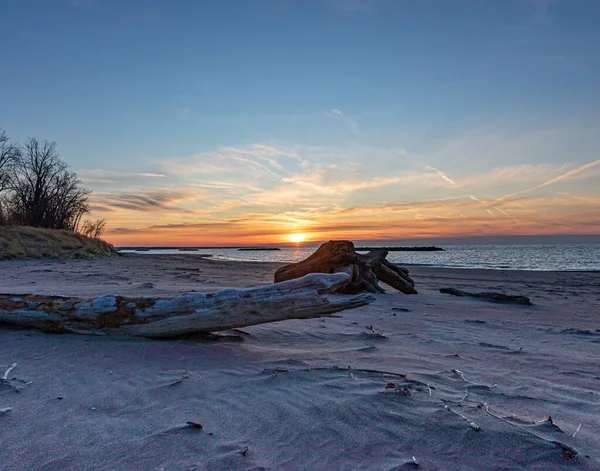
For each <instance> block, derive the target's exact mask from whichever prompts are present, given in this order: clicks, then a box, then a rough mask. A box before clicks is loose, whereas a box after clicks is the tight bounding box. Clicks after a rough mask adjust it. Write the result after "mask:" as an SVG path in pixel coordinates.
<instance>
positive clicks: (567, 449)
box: [482, 402, 579, 460]
mask: <svg viewBox="0 0 600 471" xmlns="http://www.w3.org/2000/svg"><path fill="white" fill-rule="evenodd" d="M482 405H483V409H484V410H485V411H486V412H487V413H488V414H489V415H491V416H492V417H494V418H495V419H498V420H501V421H502V422H505V423H507V424H508V425H512V426H513V427H516V428H518V429H519V430H522V431H523V432H525V433H528V434H529V435H532V436H534V437H536V438H539V439H540V440H543V441H545V442H547V443H552V444H553V445H556V446H558V447H559V448H560V449H561V450H562V451H563V452H564V453H565V455H566V456H567V457H569V458H570V459H572V460H576V459H577V456H578V455H579V452H578V451H577V450H576V449H575V448H573V447H572V446H570V445H567V444H566V443H563V442H560V441H558V440H549V439H547V438H544V437H542V436H540V435H538V434H537V433H533V432H532V431H531V430H529V429H528V428H527V427H522V426H521V425H519V424H515V423H514V422H511V421H510V420H506V419H505V418H504V417H500V416H499V415H496V414H494V413H493V412H492V411H490V405H489V404H488V403H487V402H485V403H483V404H482ZM578 430H579V429H578ZM575 433H577V432H575Z"/></svg>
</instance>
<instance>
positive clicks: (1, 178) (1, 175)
mask: <svg viewBox="0 0 600 471" xmlns="http://www.w3.org/2000/svg"><path fill="white" fill-rule="evenodd" d="M20 151H21V150H20V148H19V146H17V145H16V144H13V143H12V142H10V138H9V137H8V136H7V135H6V132H5V131H4V130H3V129H0V194H1V193H2V192H3V191H4V190H6V189H7V188H8V187H9V184H10V171H11V169H12V166H13V164H14V163H15V160H16V159H17V157H18V156H19V155H20Z"/></svg>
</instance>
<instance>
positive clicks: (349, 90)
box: [0, 0, 600, 246]
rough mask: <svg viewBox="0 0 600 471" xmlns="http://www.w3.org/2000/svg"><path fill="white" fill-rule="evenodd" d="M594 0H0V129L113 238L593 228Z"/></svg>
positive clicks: (212, 239) (599, 80)
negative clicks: (50, 144)
mask: <svg viewBox="0 0 600 471" xmlns="http://www.w3.org/2000/svg"><path fill="white" fill-rule="evenodd" d="M599 24H600V1H597V0H452V1H450V0H203V1H194V2H193V1H183V0H179V1H176V0H173V1H159V0H154V1H128V0H36V1H33V0H4V1H2V2H1V10H0V44H2V48H1V50H2V56H1V59H0V60H1V64H2V65H1V66H0V67H1V68H2V72H1V73H0V128H3V129H5V130H6V131H7V133H8V134H9V135H10V136H11V137H12V138H13V139H14V140H17V141H23V140H25V139H26V138H27V137H28V136H35V137H37V138H40V139H49V140H53V141H56V142H57V144H58V150H59V152H60V154H61V157H62V158H63V160H65V161H66V162H68V163H69V164H70V165H71V166H72V168H73V169H74V170H75V171H77V173H78V174H79V176H80V178H81V179H82V181H83V182H84V184H85V185H86V186H87V187H89V188H90V189H92V190H93V194H92V197H91V202H92V209H93V212H92V216H93V217H103V218H106V220H107V221H108V229H107V233H106V239H107V240H109V241H110V242H112V243H114V244H116V245H155V246H166V245H236V244H240V245H241V244H259V243H279V242H287V241H289V235H290V234H294V233H301V234H306V235H307V239H308V240H315V241H316V240H327V239H331V238H343V239H353V240H361V239H368V240H384V239H404V238H413V237H418V238H439V237H462V236H472V235H508V234H600V89H599V84H600V47H599V45H600V28H599V27H598V25H599Z"/></svg>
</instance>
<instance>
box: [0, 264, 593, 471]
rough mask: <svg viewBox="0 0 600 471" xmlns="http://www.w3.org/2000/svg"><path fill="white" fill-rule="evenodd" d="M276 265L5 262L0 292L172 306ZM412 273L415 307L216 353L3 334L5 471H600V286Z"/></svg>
mask: <svg viewBox="0 0 600 471" xmlns="http://www.w3.org/2000/svg"><path fill="white" fill-rule="evenodd" d="M278 266H279V265H277V264H267V263H245V262H222V261H214V260H210V259H202V258H200V257H197V256H194V255H192V254H185V255H171V256H155V255H147V254H139V255H131V256H128V257H123V258H118V259H105V260H94V261H86V260H69V261H9V262H0V291H1V292H9V293H54V294H64V295H78V296H94V295H99V294H107V293H116V294H126V295H134V294H135V295H152V296H169V295H172V294H175V293H179V292H182V291H190V290H193V289H195V290H197V291H205V292H210V291H215V290H217V289H220V288H224V287H247V286H253V285H258V284H263V283H269V282H271V281H272V275H273V272H274V270H275V269H276V268H277V267H278ZM411 274H412V275H413V276H414V278H415V281H416V284H417V288H418V289H419V291H420V294H419V295H415V296H406V295H402V294H398V293H392V292H391V290H390V293H389V294H384V295H377V301H376V302H375V303H374V304H372V305H370V306H367V307H363V308H360V309H356V310H353V311H346V312H342V313H341V314H340V315H339V316H338V317H331V318H326V319H314V320H308V321H286V322H280V323H274V324H268V325H263V326H256V327H250V328H245V329H243V330H241V331H232V332H227V333H222V334H220V335H219V337H216V338H213V339H186V340H177V341H151V340H144V339H125V338H109V337H87V336H77V335H49V334H43V333H40V332H35V331H23V330H17V329H8V328H3V329H0V377H2V375H3V373H4V371H6V370H7V369H8V368H9V367H10V366H11V365H12V364H14V363H16V364H17V365H16V367H15V368H14V369H12V370H11V371H10V372H9V374H8V375H7V378H8V381H5V382H0V410H2V409H3V408H7V407H10V408H12V410H10V411H8V412H6V413H3V414H0V469H2V470H24V469H36V470H38V469H39V470H64V469H74V470H81V469H102V470H138V469H139V470H157V471H158V470H161V469H164V470H165V471H168V470H194V469H198V470H204V469H206V470H217V469H236V470H237V469H243V470H246V469H247V470H250V469H254V470H258V469H265V470H266V469H273V470H281V469H285V470H296V469H316V470H321V469H322V470H337V469H344V470H354V469H367V470H400V469H427V470H435V469H450V470H484V469H494V470H500V469H505V470H516V469H539V470H548V469H585V470H592V469H600V366H599V365H600V330H598V329H600V322H599V318H600V294H599V293H600V290H599V288H600V273H589V272H588V273H584V272H571V273H567V272H563V273H560V272H510V271H492V270H449V269H433V268H414V269H412V270H411ZM441 287H455V288H460V289H465V290H469V291H488V290H494V291H502V292H506V293H508V294H520V295H526V296H530V297H531V299H532V301H533V302H534V306H517V305H502V304H495V303H492V302H488V301H485V300H480V299H471V298H457V297H451V296H447V295H442V294H440V293H438V291H437V290H438V289H439V288H441ZM365 326H372V328H373V329H372V330H369V329H366V328H365ZM379 333H382V335H378V334H379ZM368 370H377V371H385V372H390V373H397V374H402V375H407V376H406V377H403V376H399V375H391V374H381V373H377V372H375V371H368ZM17 390H18V391H19V392H17ZM486 409H487V410H486ZM549 416H551V417H552V422H553V423H550V422H549V421H548V420H547V419H548V417H549ZM188 422H195V423H199V424H202V428H197V427H194V426H191V425H188ZM573 435H575V436H573ZM560 444H563V445H560ZM573 450H576V451H577V452H578V453H579V454H578V455H577V456H576V457H574V456H573V454H574V451H573ZM413 457H414V460H416V461H417V462H418V463H419V466H417V465H415V464H414V461H413Z"/></svg>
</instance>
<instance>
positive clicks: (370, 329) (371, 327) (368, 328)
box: [365, 325, 387, 338]
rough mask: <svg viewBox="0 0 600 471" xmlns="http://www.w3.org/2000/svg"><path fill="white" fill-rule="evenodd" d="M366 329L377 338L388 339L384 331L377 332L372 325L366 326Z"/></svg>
mask: <svg viewBox="0 0 600 471" xmlns="http://www.w3.org/2000/svg"><path fill="white" fill-rule="evenodd" d="M365 329H367V330H368V331H370V332H371V333H372V334H373V335H375V336H376V337H382V338H387V337H386V336H385V335H383V330H381V331H376V330H375V329H374V328H373V326H372V325H366V326H365Z"/></svg>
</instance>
